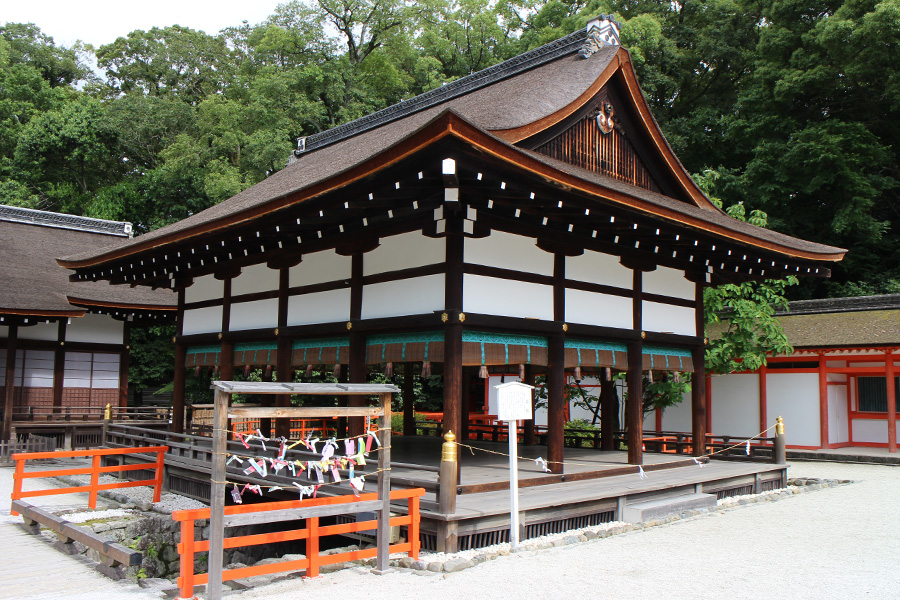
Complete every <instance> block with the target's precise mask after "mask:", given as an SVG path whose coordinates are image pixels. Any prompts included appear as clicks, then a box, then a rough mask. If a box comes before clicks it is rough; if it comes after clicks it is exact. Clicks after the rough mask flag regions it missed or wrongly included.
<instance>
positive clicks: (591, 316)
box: [566, 289, 634, 329]
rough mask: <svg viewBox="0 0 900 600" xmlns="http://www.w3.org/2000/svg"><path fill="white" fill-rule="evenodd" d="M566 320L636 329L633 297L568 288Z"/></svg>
mask: <svg viewBox="0 0 900 600" xmlns="http://www.w3.org/2000/svg"><path fill="white" fill-rule="evenodd" d="M566 321H567V322H569V323H582V324H585V325H601V326H604V327H619V328H621V329H634V305H633V302H632V300H631V298H622V297H621V296H610V295H608V294H597V293H594V292H585V291H582V290H570V289H567V290H566Z"/></svg>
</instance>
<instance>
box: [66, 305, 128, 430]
mask: <svg viewBox="0 0 900 600" xmlns="http://www.w3.org/2000/svg"><path fill="white" fill-rule="evenodd" d="M57 327H58V329H57V331H56V347H55V348H54V349H53V412H54V413H59V412H61V409H62V400H63V382H64V380H65V375H66V319H60V320H59V325H58V326H57ZM127 358H128V357H127V353H126V356H125V359H126V360H127ZM126 381H127V379H126Z"/></svg>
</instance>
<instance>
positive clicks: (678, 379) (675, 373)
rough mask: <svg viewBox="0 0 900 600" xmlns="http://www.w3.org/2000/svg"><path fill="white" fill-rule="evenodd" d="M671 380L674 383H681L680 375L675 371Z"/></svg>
mask: <svg viewBox="0 0 900 600" xmlns="http://www.w3.org/2000/svg"><path fill="white" fill-rule="evenodd" d="M672 380H673V381H674V382H675V383H681V373H679V372H678V371H675V372H674V373H672Z"/></svg>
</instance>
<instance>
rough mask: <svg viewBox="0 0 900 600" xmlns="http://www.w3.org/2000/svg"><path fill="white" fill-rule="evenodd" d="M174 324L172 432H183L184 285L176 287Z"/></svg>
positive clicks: (185, 355) (185, 351) (184, 359)
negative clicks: (176, 308) (176, 309)
mask: <svg viewBox="0 0 900 600" xmlns="http://www.w3.org/2000/svg"><path fill="white" fill-rule="evenodd" d="M175 318H176V324H175V340H174V342H175V373H174V375H173V376H172V432H173V433H184V384H185V381H186V379H185V370H186V367H185V365H184V363H185V361H186V360H187V348H186V347H185V345H184V342H182V341H181V335H182V333H183V332H184V287H179V288H178V314H177V315H176V317H175Z"/></svg>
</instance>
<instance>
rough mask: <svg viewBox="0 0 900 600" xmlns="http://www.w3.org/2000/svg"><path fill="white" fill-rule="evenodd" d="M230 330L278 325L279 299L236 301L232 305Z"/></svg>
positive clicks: (272, 327)
mask: <svg viewBox="0 0 900 600" xmlns="http://www.w3.org/2000/svg"><path fill="white" fill-rule="evenodd" d="M230 316H231V322H230V324H229V326H228V329H229V331H245V330H247V329H266V328H271V329H274V328H275V327H278V299H277V298H269V299H268V300H255V301H253V302H236V303H234V304H232V305H231V315H230Z"/></svg>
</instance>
